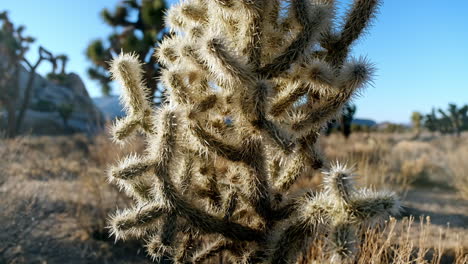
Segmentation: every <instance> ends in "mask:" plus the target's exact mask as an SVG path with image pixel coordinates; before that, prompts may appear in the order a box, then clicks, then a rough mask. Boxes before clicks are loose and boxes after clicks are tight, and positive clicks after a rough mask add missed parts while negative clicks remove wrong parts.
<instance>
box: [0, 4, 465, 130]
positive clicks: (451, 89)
mask: <svg viewBox="0 0 468 264" xmlns="http://www.w3.org/2000/svg"><path fill="white" fill-rule="evenodd" d="M118 2H119V0H79V1H74V0H1V4H0V10H4V9H6V10H9V11H10V16H11V19H12V20H13V21H14V22H15V23H16V24H24V25H26V27H27V30H26V33H27V34H29V35H31V36H34V37H36V38H37V43H38V44H41V45H43V46H44V47H46V48H47V49H49V50H51V51H53V52H54V53H55V54H58V53H65V54H67V55H68V56H69V58H70V59H71V60H70V62H69V65H68V70H69V71H73V72H76V73H78V74H80V75H81V76H82V78H83V79H84V81H85V83H86V85H87V88H88V91H89V92H90V94H91V95H92V96H99V95H100V89H99V86H98V84H97V83H95V82H93V81H91V80H90V79H89V78H88V76H87V75H86V68H87V67H88V66H89V62H88V61H87V60H86V57H85V55H84V51H85V49H86V46H87V45H88V43H89V42H90V41H91V40H92V39H96V38H99V37H105V36H107V35H108V33H110V32H111V28H109V27H108V26H106V25H105V24H104V23H103V22H102V20H101V19H100V17H99V12H100V10H101V9H102V8H104V7H108V8H112V7H113V6H114V5H115V4H116V3H118ZM170 2H174V1H170ZM339 2H340V6H346V4H348V3H350V2H351V0H342V1H339ZM467 11H468V1H466V0H450V1H440V0H386V1H385V2H384V5H383V6H382V8H381V10H380V14H379V16H378V19H377V20H376V21H375V23H374V26H373V27H372V28H371V29H370V30H369V32H368V34H367V35H366V36H365V37H364V38H362V39H361V40H359V42H358V43H356V45H355V46H354V49H353V54H354V55H355V56H360V55H363V56H367V57H368V58H369V59H370V60H371V61H373V62H374V63H375V64H376V66H377V69H378V71H377V76H376V78H375V80H374V87H369V88H367V90H366V91H365V92H364V93H363V95H362V96H361V97H360V98H358V99H357V100H355V102H356V104H357V106H358V112H357V116H358V117H362V118H372V119H375V120H377V121H393V122H404V123H407V122H409V117H410V115H411V112H412V111H414V110H417V111H422V112H428V111H430V109H431V107H433V106H436V107H445V106H446V105H447V104H448V103H449V102H454V103H457V104H459V105H460V104H466V103H468V18H467V17H466V12H467ZM36 53H37V52H36V50H35V48H34V49H32V50H31V51H30V52H29V55H28V56H29V57H30V58H31V59H34V58H35V57H36ZM47 67H48V66H44V67H42V68H41V69H40V72H41V73H46V72H48V71H49V69H48V68H47Z"/></svg>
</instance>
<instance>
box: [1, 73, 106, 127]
mask: <svg viewBox="0 0 468 264" xmlns="http://www.w3.org/2000/svg"><path fill="white" fill-rule="evenodd" d="M28 78H29V72H28V71H27V70H26V69H25V68H22V69H21V72H20V79H19V87H20V88H19V89H20V93H19V94H20V96H21V95H23V94H24V89H25V88H26V83H27V81H28ZM22 101H23V99H22V98H20V99H19V100H18V105H19V104H20V103H21V102H22ZM61 113H62V115H61ZM1 114H2V115H3V117H5V116H6V113H4V112H3V113H1ZM63 116H67V118H65V120H64V118H63ZM2 119H3V120H2V122H1V124H0V126H3V128H4V126H5V125H6V124H5V123H6V122H5V118H2ZM104 122H105V120H104V117H103V115H102V113H101V111H100V110H99V109H98V108H97V107H96V106H95V104H94V102H93V100H92V99H91V97H90V96H89V94H88V92H87V91H86V87H85V85H84V83H83V81H82V80H81V78H80V77H79V76H78V75H77V74H75V73H69V74H66V75H63V76H60V79H56V80H47V79H45V78H43V77H42V76H40V75H39V74H36V76H35V79H34V83H33V88H32V93H31V98H30V102H29V107H28V109H27V111H26V113H25V117H24V120H23V123H22V126H21V131H20V132H21V133H31V134H40V135H51V134H52V135H56V134H69V133H74V132H84V133H94V132H97V131H99V130H100V129H101V128H102V127H103V126H104Z"/></svg>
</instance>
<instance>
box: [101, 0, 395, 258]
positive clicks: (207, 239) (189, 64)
mask: <svg viewBox="0 0 468 264" xmlns="http://www.w3.org/2000/svg"><path fill="white" fill-rule="evenodd" d="M285 3H287V5H284V4H285ZM378 4H379V2H378V1H375V0H357V1H355V2H354V4H353V6H352V7H351V8H350V10H349V11H348V13H347V15H346V18H345V21H344V23H342V24H340V25H342V26H341V27H340V28H339V27H338V26H336V25H334V23H333V21H334V14H335V7H334V1H331V0H297V1H284V2H283V1H278V0H268V1H267V0H212V1H207V0H191V1H184V2H181V3H179V4H177V5H175V6H173V7H172V8H171V9H170V10H169V12H168V14H167V17H166V23H167V24H168V25H170V27H171V30H172V31H173V34H172V35H171V36H170V37H167V38H165V39H164V40H163V41H162V43H161V44H160V46H159V47H158V49H157V50H156V56H157V58H158V60H159V61H160V63H162V64H164V66H165V69H164V70H163V71H162V73H161V80H162V82H163V83H164V85H165V87H166V88H167V93H168V95H167V98H168V101H167V103H166V104H165V105H163V106H162V107H161V108H160V109H158V110H153V109H152V108H151V107H150V104H149V103H148V102H147V101H146V100H145V99H146V98H148V96H149V94H148V91H149V89H147V88H146V87H145V84H144V82H143V81H142V71H141V70H140V68H139V65H140V63H139V62H138V61H137V59H136V58H135V56H134V55H124V54H123V55H120V56H119V57H118V58H116V59H115V60H114V61H113V62H112V66H111V71H112V75H113V77H114V78H115V79H116V80H118V81H119V82H120V83H121V84H122V86H123V92H122V96H121V99H122V103H123V104H124V105H125V109H126V111H127V113H128V115H127V117H125V118H123V119H121V120H119V121H117V122H116V124H115V126H114V128H113V130H112V133H113V137H114V139H115V141H116V142H119V143H122V144H125V142H126V141H127V138H128V137H130V136H131V135H133V134H135V133H137V132H138V131H139V132H141V133H144V134H145V135H146V140H147V146H148V147H147V150H146V152H145V154H144V155H138V154H132V155H130V156H128V157H126V158H124V159H123V160H122V161H121V162H120V163H119V164H117V165H116V166H114V167H112V168H111V169H110V170H109V180H110V181H111V182H113V183H115V184H117V185H118V186H119V187H120V188H121V189H122V190H124V191H125V192H126V193H127V194H128V195H130V196H131V197H133V198H134V200H135V205H134V207H133V208H130V209H125V210H123V211H119V212H116V213H115V214H114V215H113V216H112V218H111V230H112V233H113V234H114V235H115V237H116V238H118V239H127V238H129V237H134V238H141V239H144V240H145V241H147V251H148V254H149V255H150V256H151V257H153V258H154V259H158V258H160V257H161V256H163V255H164V256H170V257H171V258H172V259H173V260H174V262H176V263H203V262H205V261H207V260H209V259H210V258H212V257H214V256H217V255H220V254H222V255H224V256H226V257H227V256H229V257H230V258H231V259H232V260H233V262H235V263H275V264H276V263H293V262H294V261H295V259H296V258H297V257H298V255H299V254H300V253H301V252H302V250H303V249H304V248H306V247H308V246H310V245H311V244H313V243H314V241H317V239H325V237H326V239H327V243H328V245H329V248H330V259H331V260H334V261H341V260H343V261H344V259H352V258H353V257H354V256H355V255H356V253H357V251H358V248H359V238H360V236H359V234H358V231H359V230H360V229H361V228H363V227H365V226H369V225H373V224H376V223H378V222H381V221H382V220H383V219H385V218H386V217H388V216H389V215H393V214H397V213H398V211H399V203H398V199H397V198H396V196H395V194H394V193H391V192H376V191H373V190H369V189H357V188H355V187H354V184H353V173H352V170H351V169H349V168H347V167H346V166H344V165H342V164H339V163H336V164H331V166H330V168H329V169H328V170H327V169H325V171H326V173H325V180H324V191H323V192H314V191H312V190H306V191H305V192H303V194H297V193H294V192H293V191H291V186H292V185H293V184H294V183H295V182H296V180H297V179H298V178H299V177H300V176H301V175H304V174H306V173H308V172H310V171H311V170H317V169H324V167H325V166H324V161H323V160H322V158H321V157H320V155H319V152H318V151H317V150H316V144H317V139H318V136H319V133H320V131H321V129H322V128H323V126H324V125H326V123H327V122H328V121H329V120H330V119H332V118H334V117H336V115H337V114H339V113H340V111H341V108H342V107H343V106H344V105H345V104H346V103H347V102H348V101H349V100H350V99H351V98H352V97H353V95H354V94H355V93H356V92H357V91H359V90H360V89H362V87H363V86H365V84H366V83H367V82H368V81H369V80H370V78H371V76H372V72H373V68H372V65H371V64H370V63H369V62H368V61H367V60H365V59H353V58H349V56H348V52H349V49H350V45H351V44H352V43H353V42H354V40H356V39H357V38H358V37H359V35H360V34H361V32H362V31H363V30H364V29H365V27H366V26H367V25H368V23H369V21H370V19H371V18H372V17H373V15H374V13H375V12H376V9H377V6H378Z"/></svg>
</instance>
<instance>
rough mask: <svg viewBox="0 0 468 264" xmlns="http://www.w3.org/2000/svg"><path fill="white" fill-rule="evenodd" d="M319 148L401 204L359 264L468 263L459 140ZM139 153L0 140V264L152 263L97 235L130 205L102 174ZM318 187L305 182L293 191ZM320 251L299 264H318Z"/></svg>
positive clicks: (80, 140)
mask: <svg viewBox="0 0 468 264" xmlns="http://www.w3.org/2000/svg"><path fill="white" fill-rule="evenodd" d="M321 145H322V152H323V154H324V156H325V157H326V159H327V160H328V161H334V160H339V161H345V162H348V164H353V165H355V167H356V174H357V175H358V178H357V179H358V184H359V185H363V186H369V187H373V188H376V189H382V188H385V189H390V190H394V191H395V192H397V193H398V194H399V195H400V197H401V199H402V206H403V209H404V210H403V213H402V215H401V216H399V217H398V218H397V219H391V220H389V221H388V224H387V226H385V227H382V230H383V232H381V233H379V234H366V237H369V239H368V242H366V243H365V245H363V248H362V249H361V253H360V254H361V255H362V257H361V258H360V260H359V263H366V262H365V261H364V259H366V260H367V261H369V260H372V262H373V263H459V264H461V263H468V262H467V261H468V174H467V172H468V162H466V158H467V157H468V147H467V146H468V134H464V135H462V136H461V137H459V138H457V137H455V136H441V135H432V134H422V135H419V136H415V135H413V134H409V133H407V134H385V133H370V134H367V133H354V134H352V135H351V137H350V138H349V139H348V140H345V139H344V138H343V137H342V136H341V135H339V134H332V135H331V136H329V137H323V138H322V139H321ZM142 149H143V142H142V141H137V142H136V143H133V144H132V145H130V146H129V147H128V146H127V147H125V148H120V147H118V146H116V145H114V144H113V143H112V142H110V140H109V139H108V136H107V135H105V134H103V135H98V136H93V137H87V136H85V135H74V136H59V137H33V136H30V137H20V138H16V139H9V140H7V139H2V140H0V157H1V158H0V199H1V201H2V202H1V203H0V263H151V260H150V259H149V258H148V257H147V256H146V252H145V249H144V247H143V246H142V244H141V243H140V242H138V241H124V242H122V241H118V242H115V240H114V238H113V237H111V236H110V234H109V232H108V229H107V228H106V226H107V219H108V216H109V215H110V214H112V213H113V212H114V211H115V210H116V209H117V208H124V207H126V206H127V205H128V204H129V202H130V201H129V200H128V198H127V197H125V195H124V194H122V193H120V192H119V190H117V189H116V188H115V187H113V186H111V185H110V184H109V183H108V182H107V181H106V168H107V167H108V166H109V165H110V164H113V163H114V162H116V160H118V158H119V157H121V156H123V155H124V154H126V153H129V152H135V151H136V152H138V151H141V150H142ZM320 187H321V174H320V172H308V173H307V174H305V175H303V176H302V178H301V180H300V181H299V182H298V184H297V185H296V186H295V188H293V189H294V190H296V191H298V190H300V189H303V188H320ZM320 250H321V249H320V246H319V245H318V246H317V248H314V249H308V250H306V251H305V252H304V254H303V257H302V262H303V263H311V262H312V263H321V262H320V257H319V256H320ZM317 252H318V253H317ZM365 255H367V257H365ZM311 259H312V261H311ZM314 261H315V262H314Z"/></svg>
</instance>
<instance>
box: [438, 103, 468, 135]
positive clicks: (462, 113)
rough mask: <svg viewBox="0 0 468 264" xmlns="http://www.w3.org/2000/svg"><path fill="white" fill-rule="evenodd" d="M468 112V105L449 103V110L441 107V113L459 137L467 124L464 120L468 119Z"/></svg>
mask: <svg viewBox="0 0 468 264" xmlns="http://www.w3.org/2000/svg"><path fill="white" fill-rule="evenodd" d="M467 112H468V105H465V106H463V107H461V108H458V107H457V105H456V104H449V107H448V109H447V112H444V111H443V110H442V109H439V113H440V114H441V115H442V117H443V119H445V120H447V121H448V122H447V123H450V127H451V131H452V132H453V133H455V135H457V136H458V137H459V136H460V133H461V131H462V129H463V128H464V127H465V126H466V123H464V122H466V121H467Z"/></svg>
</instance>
